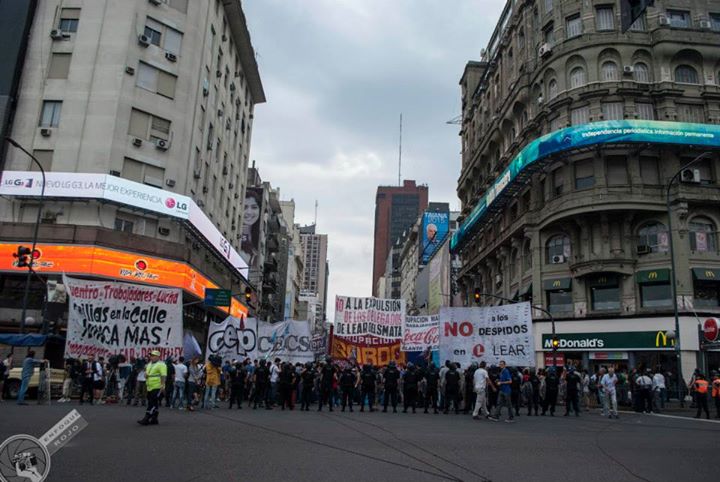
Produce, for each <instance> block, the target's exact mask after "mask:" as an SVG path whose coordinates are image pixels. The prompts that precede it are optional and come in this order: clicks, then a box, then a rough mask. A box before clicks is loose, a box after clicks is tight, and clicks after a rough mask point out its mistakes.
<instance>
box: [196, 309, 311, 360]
mask: <svg viewBox="0 0 720 482" xmlns="http://www.w3.org/2000/svg"><path fill="white" fill-rule="evenodd" d="M209 355H218V356H220V357H221V358H222V359H223V360H233V359H236V360H240V359H244V358H251V359H265V360H269V359H275V358H280V359H281V360H282V361H287V362H290V363H298V362H300V363H305V362H311V361H313V360H314V359H315V355H314V352H313V347H312V337H311V335H310V323H309V322H307V321H295V320H287V321H281V322H278V323H267V322H264V321H260V322H258V321H257V320H256V319H254V318H249V319H247V320H244V319H240V318H233V317H231V316H229V317H227V318H226V319H225V320H223V321H222V322H221V323H212V324H211V325H210V328H209V331H208V344H207V352H206V356H209Z"/></svg>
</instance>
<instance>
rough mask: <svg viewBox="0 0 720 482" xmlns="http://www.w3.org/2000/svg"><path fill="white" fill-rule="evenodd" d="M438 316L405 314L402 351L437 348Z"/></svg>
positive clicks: (438, 341) (438, 335)
mask: <svg viewBox="0 0 720 482" xmlns="http://www.w3.org/2000/svg"><path fill="white" fill-rule="evenodd" d="M439 326H440V316H439V315H429V316H406V317H405V323H404V324H403V330H402V333H403V337H402V345H401V349H402V351H424V350H427V349H430V350H437V349H438V344H439V343H440V331H439Z"/></svg>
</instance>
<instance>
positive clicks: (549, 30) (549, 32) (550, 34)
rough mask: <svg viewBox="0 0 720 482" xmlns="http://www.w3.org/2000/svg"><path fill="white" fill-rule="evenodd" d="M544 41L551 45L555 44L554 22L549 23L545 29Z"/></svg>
mask: <svg viewBox="0 0 720 482" xmlns="http://www.w3.org/2000/svg"><path fill="white" fill-rule="evenodd" d="M543 42H545V43H546V44H548V45H550V46H552V45H553V44H555V27H554V25H553V23H552V22H550V23H549V24H547V25H546V26H545V28H544V29H543Z"/></svg>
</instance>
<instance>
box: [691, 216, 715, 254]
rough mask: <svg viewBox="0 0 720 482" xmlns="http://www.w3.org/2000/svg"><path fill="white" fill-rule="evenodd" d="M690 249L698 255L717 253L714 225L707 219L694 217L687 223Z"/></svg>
mask: <svg viewBox="0 0 720 482" xmlns="http://www.w3.org/2000/svg"><path fill="white" fill-rule="evenodd" d="M688 231H689V232H690V236H689V238H690V249H691V250H692V251H695V252H700V253H714V252H716V251H717V232H716V230H715V224H714V223H713V222H712V221H711V220H710V219H708V218H705V217H700V216H698V217H695V218H693V219H692V220H691V221H690V222H689V223H688Z"/></svg>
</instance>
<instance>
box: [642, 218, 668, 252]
mask: <svg viewBox="0 0 720 482" xmlns="http://www.w3.org/2000/svg"><path fill="white" fill-rule="evenodd" d="M637 248H638V251H640V250H641V249H649V250H650V252H651V253H661V252H666V251H667V250H668V231H667V227H665V225H664V224H662V223H658V222H651V223H647V224H644V225H643V226H641V227H640V229H639V230H638V237H637Z"/></svg>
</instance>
